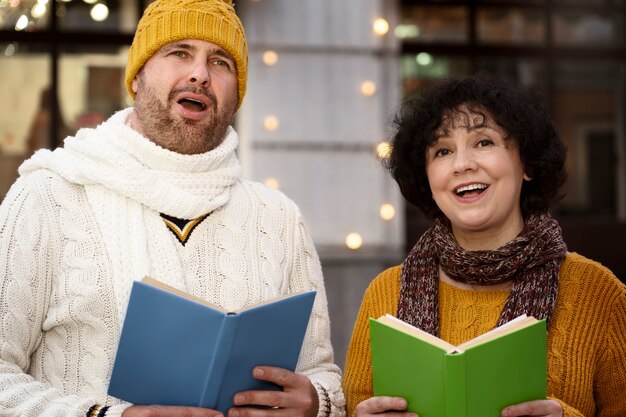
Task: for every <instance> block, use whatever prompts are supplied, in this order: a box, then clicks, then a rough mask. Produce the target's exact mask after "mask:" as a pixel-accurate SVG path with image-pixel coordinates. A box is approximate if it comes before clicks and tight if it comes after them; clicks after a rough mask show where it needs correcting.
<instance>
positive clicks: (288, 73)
mask: <svg viewBox="0 0 626 417" xmlns="http://www.w3.org/2000/svg"><path fill="white" fill-rule="evenodd" d="M149 3H150V1H147V0H0V95H1V96H0V97H1V100H0V199H2V198H4V195H5V194H6V192H7V190H8V189H9V187H10V185H11V184H12V183H13V181H14V180H15V178H16V176H17V167H18V166H19V165H20V163H21V162H22V161H23V160H24V159H25V158H27V157H28V156H29V155H31V154H32V153H33V152H34V151H35V150H36V149H39V148H42V147H45V148H53V147H55V146H58V145H60V144H62V140H63V138H64V137H65V136H67V135H68V134H73V133H74V132H76V130H77V129H79V128H81V127H89V126H95V125H97V124H98V123H100V122H101V121H103V120H105V119H106V118H108V117H109V116H110V115H111V114H112V113H114V112H115V111H117V110H118V109H121V108H124V107H127V106H130V105H132V101H131V100H130V99H129V97H128V94H127V92H126V90H125V88H124V86H123V78H124V68H125V64H126V54H127V51H128V45H130V43H131V41H132V36H133V31H134V28H135V26H136V24H137V21H138V19H139V17H140V16H141V13H142V11H143V9H144V8H145V7H146V6H147V4H149ZM236 9H237V13H238V14H239V15H240V16H241V18H242V20H243V22H244V26H245V27H246V32H247V37H248V43H249V47H250V56H249V58H250V68H249V77H250V79H249V85H248V92H247V95H246V98H245V100H244V104H243V106H242V108H241V109H240V111H239V112H238V115H237V120H236V128H237V130H238V131H239V134H240V137H241V145H240V149H239V156H240V159H241V161H242V164H243V166H244V174H245V175H246V176H247V177H249V178H252V179H254V180H257V181H259V182H263V183H265V184H266V185H268V186H269V187H273V188H277V189H280V190H282V191H284V192H285V193H286V194H287V195H288V196H289V197H291V198H292V199H293V200H295V201H296V203H298V204H299V206H300V207H301V209H302V212H303V213H304V216H305V217H306V219H307V222H308V225H309V228H310V230H311V233H312V235H313V239H314V241H315V244H316V246H317V249H318V251H319V254H320V257H321V261H322V266H323V270H324V275H325V280H326V285H327V291H328V299H329V308H330V314H331V321H332V338H333V344H334V346H335V351H336V352H335V354H336V361H337V363H339V364H340V365H341V366H343V363H344V356H345V351H346V348H347V344H348V341H349V338H350V333H351V329H352V323H353V320H354V318H355V317H356V313H357V310H358V308H359V304H360V300H361V296H362V294H363V291H364V290H365V288H366V286H367V284H368V283H369V282H370V281H371V279H373V278H374V277H375V276H376V275H377V274H378V273H379V272H381V271H382V270H383V269H385V268H387V267H389V266H392V265H395V264H397V263H399V262H401V261H402V259H403V258H404V256H405V255H406V253H407V251H408V250H409V249H410V247H411V246H412V245H413V244H414V242H415V241H416V240H417V238H418V237H419V235H420V234H421V233H422V232H423V231H424V230H425V229H426V228H427V227H428V226H429V222H428V221H427V220H425V219H424V218H423V217H422V216H421V215H420V214H419V213H418V212H417V211H416V210H415V209H414V208H413V207H411V206H408V205H407V204H405V202H404V201H403V199H402V197H401V195H400V194H399V192H398V189H397V187H396V185H395V183H394V182H393V181H392V180H391V179H390V178H389V176H388V175H387V173H386V172H385V171H384V170H383V169H382V168H381V166H380V159H381V158H385V155H386V152H387V150H388V143H387V140H388V139H389V137H390V134H391V132H390V130H389V127H390V125H389V121H390V118H391V116H392V115H393V113H394V111H395V110H396V109H397V106H398V105H399V103H400V102H401V101H402V100H403V99H405V98H407V97H409V96H412V95H415V94H419V92H420V91H421V90H422V89H423V88H424V87H426V86H428V85H430V84H432V83H434V82H437V80H439V79H442V78H445V77H447V76H452V75H454V76H458V75H466V74H472V73H475V72H479V71H482V72H490V73H495V74H499V75H501V76H504V77H507V78H509V79H512V80H514V81H517V82H520V83H522V84H524V85H529V86H534V87H537V88H539V89H540V90H541V91H542V92H543V93H544V95H545V97H546V99H547V101H548V103H549V105H550V108H551V111H552V113H553V116H554V118H555V119H556V121H557V123H558V126H559V128H560V131H561V133H562V135H563V137H564V139H565V141H566V142H567V144H568V147H569V154H568V160H567V168H568V172H569V180H568V183H567V185H566V187H565V188H564V190H563V191H564V192H565V197H564V198H563V199H562V201H561V202H560V204H559V205H558V207H556V209H555V210H554V215H555V216H556V217H557V218H558V219H559V221H560V222H561V224H562V226H563V232H564V235H565V240H566V242H567V244H568V247H569V249H570V250H571V251H577V252H580V253H582V254H584V255H586V256H588V257H590V258H593V259H595V260H597V261H599V262H601V263H603V264H605V265H606V266H608V267H610V268H611V269H612V270H613V271H614V272H615V273H616V275H617V276H618V277H619V278H621V279H622V280H626V162H625V161H626V159H625V156H626V139H625V135H624V129H625V116H626V104H625V97H626V73H625V69H626V68H625V65H626V49H625V36H626V34H625V31H624V27H625V26H624V25H625V19H626V7H625V6H624V2H623V1H622V0H518V1H511V0H490V1H487V0H484V1H482V0H473V1H452V0H450V1H445V0H438V1H435V0H433V1H417V0H413V1H410V0H239V1H237V2H236ZM0 250H1V249H0Z"/></svg>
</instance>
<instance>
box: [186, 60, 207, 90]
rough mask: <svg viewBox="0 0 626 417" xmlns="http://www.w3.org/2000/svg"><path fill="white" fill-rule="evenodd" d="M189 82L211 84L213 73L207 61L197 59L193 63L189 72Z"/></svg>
mask: <svg viewBox="0 0 626 417" xmlns="http://www.w3.org/2000/svg"><path fill="white" fill-rule="evenodd" d="M189 82H191V83H192V84H200V85H203V86H208V85H210V84H211V74H210V72H209V68H208V66H207V63H206V61H203V60H197V61H195V62H194V63H193V66H192V67H191V70H190V73H189Z"/></svg>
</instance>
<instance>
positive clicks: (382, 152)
mask: <svg viewBox="0 0 626 417" xmlns="http://www.w3.org/2000/svg"><path fill="white" fill-rule="evenodd" d="M390 152H391V144H390V143H389V142H387V141H385V140H383V141H382V142H380V143H378V145H376V155H378V157H379V158H380V159H384V158H387V157H388V156H389V153H390Z"/></svg>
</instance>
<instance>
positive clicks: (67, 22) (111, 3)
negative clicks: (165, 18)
mask: <svg viewBox="0 0 626 417" xmlns="http://www.w3.org/2000/svg"><path fill="white" fill-rule="evenodd" d="M138 11H139V9H138V5H137V0H124V1H122V0H107V1H106V2H103V1H97V0H83V1H77V0H74V1H72V0H69V1H68V0H63V1H61V2H59V1H57V17H58V19H59V20H58V22H59V23H58V25H59V30H61V31H75V30H79V31H85V32H110V33H132V32H133V30H134V28H135V26H136V24H137V21H138V20H139V19H138V17H137V15H138Z"/></svg>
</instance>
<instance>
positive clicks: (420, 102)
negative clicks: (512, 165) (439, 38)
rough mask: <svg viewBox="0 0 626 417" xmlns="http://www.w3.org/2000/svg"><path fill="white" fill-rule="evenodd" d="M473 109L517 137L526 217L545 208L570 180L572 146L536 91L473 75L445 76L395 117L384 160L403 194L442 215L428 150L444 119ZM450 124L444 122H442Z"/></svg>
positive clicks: (508, 137) (429, 213)
mask: <svg viewBox="0 0 626 417" xmlns="http://www.w3.org/2000/svg"><path fill="white" fill-rule="evenodd" d="M464 108H465V109H469V112H470V113H471V117H472V118H474V117H476V116H477V117H478V118H479V119H482V120H483V122H486V119H487V118H491V119H492V120H493V121H495V122H496V123H497V124H498V125H499V126H500V127H501V128H503V129H504V130H505V131H506V140H514V141H515V142H516V143H517V146H518V149H519V154H520V159H521V161H522V164H523V166H524V170H525V172H526V173H527V174H528V175H529V176H530V177H531V178H532V180H531V181H524V184H523V186H522V191H521V209H522V214H523V216H524V217H525V218H526V217H527V216H528V215H530V214H533V213H541V212H545V211H547V210H548V209H549V207H550V205H551V204H552V203H553V202H555V201H556V200H557V199H558V197H560V196H558V193H559V189H560V187H561V186H562V185H563V183H564V182H565V180H566V178H567V175H566V173H565V156H566V153H567V149H566V147H565V144H564V143H563V142H562V140H561V138H560V136H559V134H558V133H557V130H556V127H555V125H554V122H553V121H552V119H551V117H550V114H549V111H548V110H547V108H546V107H545V104H544V101H543V99H542V98H541V96H540V95H539V94H538V93H536V92H535V91H533V90H531V89H528V88H523V87H520V86H517V85H514V84H512V83H509V82H507V81H504V80H501V79H497V78H493V77H488V76H483V75H480V76H473V77H469V78H463V79H455V78H450V79H446V80H444V81H442V82H440V83H438V84H437V85H435V86H434V87H433V88H430V89H428V90H426V91H424V92H423V93H422V95H421V96H419V97H417V98H414V99H411V100H408V101H406V102H405V103H404V104H403V105H402V106H401V108H400V110H399V111H398V113H397V114H396V116H395V118H394V120H393V126H394V128H395V135H394V137H393V140H392V146H391V151H390V153H389V154H388V157H387V158H386V159H385V160H383V164H384V166H385V168H387V169H388V170H389V172H390V173H391V175H392V176H393V178H394V179H395V180H396V182H397V183H398V186H399V187H400V191H401V192H402V195H403V196H404V198H405V199H406V200H407V201H409V202H410V203H412V204H414V205H415V206H417V207H418V208H419V209H420V210H422V211H423V212H424V214H426V215H427V216H428V217H430V218H436V217H441V216H443V213H442V212H441V210H440V209H439V207H438V206H437V204H436V203H435V201H434V200H433V198H432V193H431V190H430V185H429V182H428V177H427V175H426V153H427V151H428V149H429V147H430V146H431V145H432V144H433V143H434V142H435V141H436V140H437V131H438V130H439V129H440V128H442V122H445V124H447V120H448V118H453V117H454V116H455V115H457V114H459V113H463V112H464ZM443 127H445V126H443Z"/></svg>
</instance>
